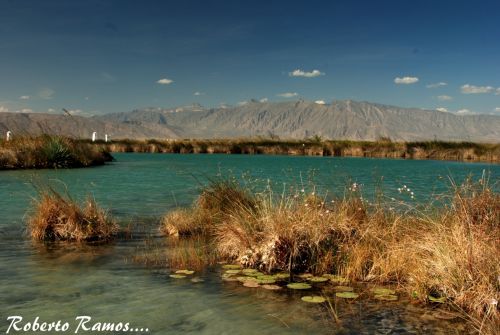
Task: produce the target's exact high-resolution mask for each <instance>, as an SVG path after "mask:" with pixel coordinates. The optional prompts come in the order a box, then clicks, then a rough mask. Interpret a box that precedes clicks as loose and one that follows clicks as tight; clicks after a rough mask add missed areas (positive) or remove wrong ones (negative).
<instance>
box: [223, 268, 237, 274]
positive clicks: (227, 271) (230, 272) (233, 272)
mask: <svg viewBox="0 0 500 335" xmlns="http://www.w3.org/2000/svg"><path fill="white" fill-rule="evenodd" d="M224 273H226V274H228V275H236V274H238V273H240V270H236V269H234V270H226V272H224Z"/></svg>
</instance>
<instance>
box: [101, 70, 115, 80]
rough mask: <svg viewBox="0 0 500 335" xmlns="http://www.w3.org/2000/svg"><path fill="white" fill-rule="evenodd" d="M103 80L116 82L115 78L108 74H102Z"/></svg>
mask: <svg viewBox="0 0 500 335" xmlns="http://www.w3.org/2000/svg"><path fill="white" fill-rule="evenodd" d="M101 79H102V80H103V81H106V82H114V81H116V78H115V76H113V75H112V74H110V73H108V72H101Z"/></svg>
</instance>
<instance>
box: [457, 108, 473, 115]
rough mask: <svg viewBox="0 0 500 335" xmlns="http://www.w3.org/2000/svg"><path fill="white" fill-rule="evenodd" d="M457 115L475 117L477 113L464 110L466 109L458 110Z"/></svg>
mask: <svg viewBox="0 0 500 335" xmlns="http://www.w3.org/2000/svg"><path fill="white" fill-rule="evenodd" d="M456 114H458V115H474V114H476V113H475V112H472V111H470V110H468V109H467V108H464V109H459V110H457V111H456Z"/></svg>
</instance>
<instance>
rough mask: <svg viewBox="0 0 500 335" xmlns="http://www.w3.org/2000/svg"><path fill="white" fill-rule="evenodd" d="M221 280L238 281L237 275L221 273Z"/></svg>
mask: <svg viewBox="0 0 500 335" xmlns="http://www.w3.org/2000/svg"><path fill="white" fill-rule="evenodd" d="M222 280H223V281H238V278H237V277H234V276H233V275H226V274H224V275H222Z"/></svg>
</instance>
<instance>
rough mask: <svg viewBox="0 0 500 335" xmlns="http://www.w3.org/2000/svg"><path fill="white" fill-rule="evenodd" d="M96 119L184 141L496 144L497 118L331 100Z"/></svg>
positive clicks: (147, 111) (498, 135) (145, 112)
mask: <svg viewBox="0 0 500 335" xmlns="http://www.w3.org/2000/svg"><path fill="white" fill-rule="evenodd" d="M101 118H102V119H105V120H108V121H120V122H124V121H125V122H141V121H143V120H147V121H149V122H154V120H157V122H158V124H164V125H168V126H169V127H171V128H172V129H175V130H176V131H177V133H178V134H179V135H180V136H182V137H185V138H197V137H202V138H213V137H244V136H257V135H263V136H268V135H270V134H273V135H277V136H280V137H281V138H304V137H309V136H314V135H320V136H322V137H324V138H330V139H351V140H376V139H378V138H380V137H382V136H385V137H390V138H392V139H394V140H429V139H434V138H437V139H441V140H471V141H492V142H498V139H499V138H500V117H498V116H491V115H468V116H460V115H455V114H451V113H442V112H438V111H426V110H421V109H411V108H400V107H394V106H385V105H379V104H372V103H367V102H355V101H349V100H348V101H335V102H333V103H332V104H331V105H318V104H316V103H313V102H308V101H298V102H284V103H259V102H251V103H248V104H246V105H244V106H239V107H232V108H216V109H210V110H203V111H200V110H199V109H198V110H197V111H190V110H189V109H188V110H183V111H182V112H175V110H172V109H168V110H162V109H145V110H136V111H133V112H128V113H117V114H108V115H105V116H103V117H101Z"/></svg>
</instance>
